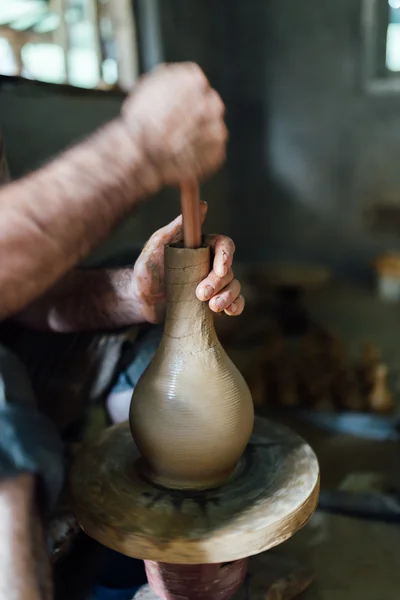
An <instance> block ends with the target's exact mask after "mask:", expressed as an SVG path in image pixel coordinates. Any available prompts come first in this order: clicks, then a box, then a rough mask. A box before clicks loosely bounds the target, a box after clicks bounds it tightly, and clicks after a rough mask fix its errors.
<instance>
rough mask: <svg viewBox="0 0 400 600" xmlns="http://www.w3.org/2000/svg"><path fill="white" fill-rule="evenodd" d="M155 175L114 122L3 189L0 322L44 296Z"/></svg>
mask: <svg viewBox="0 0 400 600" xmlns="http://www.w3.org/2000/svg"><path fill="white" fill-rule="evenodd" d="M154 175H155V174H154V171H153V170H152V167H151V165H149V164H148V163H147V162H146V160H145V159H144V157H143V156H142V155H141V153H140V151H139V150H138V148H137V147H136V146H135V144H134V143H133V142H132V140H131V138H130V137H129V136H128V134H127V133H126V132H125V130H124V125H123V123H122V121H120V120H115V121H113V122H112V123H110V124H109V125H107V126H106V127H104V128H103V129H102V130H100V131H98V132H97V133H96V134H95V135H93V136H92V138H90V139H88V140H87V141H85V142H83V143H82V144H80V145H79V146H76V147H75V148H72V149H71V150H68V151H67V152H66V153H65V154H63V155H62V156H60V157H59V158H57V159H56V160H54V161H53V162H52V163H50V164H48V165H47V166H45V167H44V168H42V169H40V170H38V171H36V172H34V173H32V174H30V175H28V176H27V177H25V178H24V179H21V180H19V181H16V182H14V183H11V184H9V185H7V186H5V187H4V188H2V189H0V255H1V257H2V260H1V261H0V289H1V299H0V320H1V319H4V318H7V317H9V316H11V315H13V314H15V313H16V312H17V311H19V310H21V309H22V308H24V307H26V306H27V305H28V304H29V303H31V302H32V301H33V300H35V299H36V298H38V297H39V296H41V295H42V294H43V293H44V292H45V291H46V290H48V289H49V288H50V287H51V286H52V285H54V284H55V283H56V282H57V281H58V280H59V279H60V278H61V277H62V276H63V275H64V274H65V273H67V272H68V271H69V270H70V269H71V267H73V266H74V265H75V264H76V263H77V262H78V261H80V260H81V259H82V257H84V256H85V255H87V254H88V252H90V250H91V249H92V248H93V247H94V246H95V245H96V244H97V243H99V242H100V241H101V240H103V239H104V238H105V237H106V236H107V235H108V234H109V233H110V232H111V231H112V230H113V228H114V227H115V226H116V225H117V224H118V223H119V221H120V220H121V219H122V218H123V217H124V216H125V215H126V214H128V213H129V211H130V210H131V209H132V207H133V206H135V204H136V203H138V202H139V200H140V199H141V198H142V197H143V196H145V195H146V194H147V193H149V192H152V191H154V190H155V189H157V184H156V183H155V182H154ZM133 182H134V184H133Z"/></svg>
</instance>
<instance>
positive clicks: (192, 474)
mask: <svg viewBox="0 0 400 600" xmlns="http://www.w3.org/2000/svg"><path fill="white" fill-rule="evenodd" d="M164 262H165V284H166V294H167V312H166V320H165V326H164V334H163V337H162V339H161V342H160V346H159V348H158V350H157V352H156V354H155V356H154V358H153V360H152V362H151V363H150V364H149V366H148V367H147V369H146V371H145V372H144V373H143V375H142V377H141V379H140V380H139V381H138V383H137V385H136V388H135V390H134V393H133V396H132V402H131V408H130V417H129V420H130V427H131V431H132V435H133V437H134V440H135V442H136V445H137V447H138V449H139V452H140V453H141V455H142V464H141V465H140V468H141V469H142V470H143V472H144V474H145V476H146V477H147V478H148V479H150V480H152V481H153V482H155V483H157V484H159V485H162V486H165V487H169V488H176V489H194V490H196V489H197V490H200V489H207V488H212V487H216V486H218V485H219V484H222V483H224V482H226V481H227V480H228V479H229V478H230V477H231V476H232V474H233V473H234V471H235V468H236V467H237V465H238V463H239V460H240V457H241V455H242V454H243V451H244V449H245V447H246V445H247V442H248V440H249V438H250V435H251V432H252V429H253V421H254V412H253V401H252V398H251V394H250V391H249V388H248V387H247V384H246V382H245V381H244V379H243V377H242V375H241V374H240V373H239V371H238V370H237V369H236V367H235V366H234V364H233V363H232V361H231V360H230V359H229V358H228V356H227V354H226V353H225V351H224V349H223V348H222V346H221V344H220V342H219V340H218V338H217V335H216V332H215V328H214V321H213V315H212V311H211V310H210V308H209V306H208V303H207V302H200V301H199V300H198V299H197V298H196V295H195V290H196V287H197V285H198V284H199V283H200V281H202V280H203V279H204V278H205V277H206V276H207V275H208V273H209V270H210V249H209V248H208V247H202V248H199V249H189V248H183V247H178V246H166V248H165V258H164Z"/></svg>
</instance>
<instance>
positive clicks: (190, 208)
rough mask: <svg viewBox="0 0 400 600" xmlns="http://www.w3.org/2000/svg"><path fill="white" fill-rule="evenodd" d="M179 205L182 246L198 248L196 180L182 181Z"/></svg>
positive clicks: (198, 212) (198, 216)
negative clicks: (180, 210)
mask: <svg viewBox="0 0 400 600" xmlns="http://www.w3.org/2000/svg"><path fill="white" fill-rule="evenodd" d="M181 206H182V217H183V243H184V246H185V248H200V246H201V223H200V193H199V186H198V183H197V181H195V180H192V181H187V182H185V183H182V185H181Z"/></svg>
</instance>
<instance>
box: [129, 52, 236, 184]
mask: <svg viewBox="0 0 400 600" xmlns="http://www.w3.org/2000/svg"><path fill="white" fill-rule="evenodd" d="M223 116H224V105H223V103H222V100H221V98H220V97H219V95H218V94H217V92H216V91H215V90H213V89H211V87H210V85H209V83H208V81H207V79H206V77H205V75H204V73H203V72H202V71H201V69H200V67H198V66H197V65H195V64H192V63H182V64H175V65H163V66H160V67H158V68H157V69H156V70H155V71H154V72H153V73H151V74H149V75H146V76H144V77H143V78H142V79H141V80H140V81H139V83H138V84H137V86H136V87H135V89H134V90H133V93H132V94H131V96H130V97H129V98H128V99H127V100H126V102H125V104H124V105H123V108H122V118H123V120H124V122H125V125H126V127H127V131H128V132H129V133H130V135H131V137H132V139H133V140H134V141H135V143H136V146H137V147H138V148H139V149H140V151H141V152H142V153H143V155H144V158H145V162H146V164H147V165H148V168H147V171H148V172H147V179H148V180H149V182H151V186H150V187H149V190H150V191H151V188H153V191H155V190H157V189H159V188H161V187H163V186H165V185H177V184H179V183H180V182H181V181H182V180H185V179H188V180H190V179H192V178H195V179H198V178H202V177H204V176H205V175H208V174H209V173H211V172H213V171H215V170H217V169H218V168H219V167H220V166H221V163H222V162H223V161H224V158H225V146H226V141H227V130H226V126H225V123H224V120H223ZM144 183H145V182H144ZM145 187H147V186H146V185H145Z"/></svg>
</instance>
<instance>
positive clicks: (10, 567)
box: [0, 474, 52, 600]
mask: <svg viewBox="0 0 400 600" xmlns="http://www.w3.org/2000/svg"><path fill="white" fill-rule="evenodd" d="M35 487H36V482H35V479H34V477H33V476H32V475H28V474H26V475H20V476H18V477H15V478H13V479H6V480H4V481H1V482H0V532H1V535H0V598H7V600H50V599H51V598H52V583H51V572H50V565H49V559H48V553H47V550H46V545H45V536H44V531H43V527H42V523H41V520H40V517H39V512H38V511H37V508H36V494H35Z"/></svg>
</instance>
